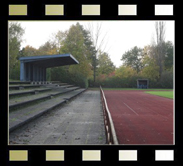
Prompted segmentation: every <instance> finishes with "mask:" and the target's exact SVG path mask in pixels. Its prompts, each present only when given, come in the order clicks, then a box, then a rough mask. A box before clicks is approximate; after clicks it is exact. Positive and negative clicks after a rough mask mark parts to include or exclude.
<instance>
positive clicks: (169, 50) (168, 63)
mask: <svg viewBox="0 0 183 166" xmlns="http://www.w3.org/2000/svg"><path fill="white" fill-rule="evenodd" d="M165 51H166V53H165V60H164V68H165V70H172V69H173V43H172V42H171V41H168V42H166V43H165Z"/></svg>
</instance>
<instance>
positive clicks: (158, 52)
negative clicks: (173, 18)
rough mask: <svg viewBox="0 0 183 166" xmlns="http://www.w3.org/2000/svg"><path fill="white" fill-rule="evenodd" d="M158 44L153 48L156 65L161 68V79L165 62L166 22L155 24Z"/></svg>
mask: <svg viewBox="0 0 183 166" xmlns="http://www.w3.org/2000/svg"><path fill="white" fill-rule="evenodd" d="M155 30H156V43H155V46H153V47H152V48H153V49H154V50H153V52H154V54H153V57H154V58H155V59H156V64H157V65H158V67H159V78H161V74H162V72H163V65H164V64H163V61H164V59H165V22H163V21H160V22H156V23H155Z"/></svg>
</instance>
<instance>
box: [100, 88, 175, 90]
mask: <svg viewBox="0 0 183 166" xmlns="http://www.w3.org/2000/svg"><path fill="white" fill-rule="evenodd" d="M102 89H103V90H143V91H144V90H145V91H146V90H148V91H159V90H160V91H171V90H173V89H138V88H102Z"/></svg>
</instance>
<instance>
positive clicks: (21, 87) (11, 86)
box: [9, 85, 42, 90]
mask: <svg viewBox="0 0 183 166" xmlns="http://www.w3.org/2000/svg"><path fill="white" fill-rule="evenodd" d="M41 86H42V85H10V86H9V90H13V89H17V90H21V89H25V88H40V87H41Z"/></svg>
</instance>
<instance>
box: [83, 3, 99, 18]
mask: <svg viewBox="0 0 183 166" xmlns="http://www.w3.org/2000/svg"><path fill="white" fill-rule="evenodd" d="M82 15H84V16H86V15H100V5H82Z"/></svg>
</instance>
